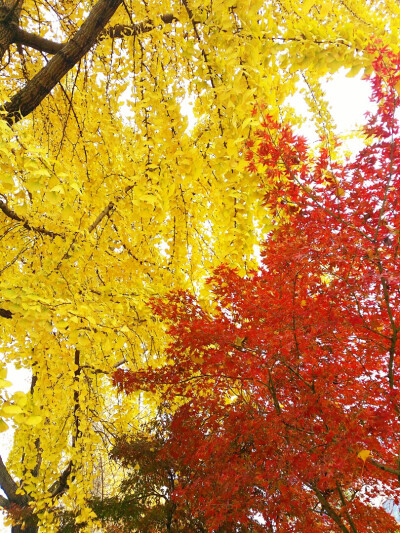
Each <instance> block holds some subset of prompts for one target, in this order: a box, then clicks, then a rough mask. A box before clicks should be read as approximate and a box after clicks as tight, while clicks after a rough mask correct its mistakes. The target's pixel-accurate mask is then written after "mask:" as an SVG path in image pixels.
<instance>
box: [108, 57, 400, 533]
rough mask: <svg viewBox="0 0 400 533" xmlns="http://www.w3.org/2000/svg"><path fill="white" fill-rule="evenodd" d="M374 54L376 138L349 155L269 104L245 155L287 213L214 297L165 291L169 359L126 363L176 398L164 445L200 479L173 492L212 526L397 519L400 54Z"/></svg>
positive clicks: (376, 524)
mask: <svg viewBox="0 0 400 533" xmlns="http://www.w3.org/2000/svg"><path fill="white" fill-rule="evenodd" d="M375 54H376V61H375V71H376V72H377V73H378V74H376V75H374V76H373V77H372V78H371V83H372V88H373V102H375V104H376V105H377V112H376V113H373V114H370V115H369V116H368V117H367V123H366V126H365V129H364V133H365V141H366V142H365V147H364V148H363V149H362V150H361V151H360V152H359V153H358V155H356V156H354V157H353V158H351V159H349V160H345V161H344V162H340V160H338V159H336V160H334V159H332V157H331V154H330V151H329V149H328V148H326V147H325V148H321V149H320V150H319V151H318V153H316V154H315V153H313V152H312V151H311V150H310V149H309V148H308V147H307V144H306V141H305V140H304V139H303V138H301V137H299V136H297V135H296V134H295V133H294V131H293V130H292V129H291V128H290V126H287V125H282V124H279V123H278V122H276V121H275V120H274V119H273V118H272V117H270V116H268V115H266V114H265V115H263V117H262V119H261V120H262V124H261V127H260V129H259V130H258V131H257V133H256V134H255V135H254V136H253V138H252V140H251V141H250V142H249V143H248V145H247V152H246V157H247V159H248V164H249V169H250V170H251V171H252V172H253V177H254V179H255V180H257V179H259V180H260V184H261V185H260V186H261V187H264V192H265V200H264V202H265V209H266V211H268V212H269V213H271V212H272V213H273V214H274V217H275V220H276V221H277V222H279V224H277V225H276V229H274V230H273V231H271V232H270V233H269V234H268V236H267V238H266V240H265V242H264V244H263V246H262V264H261V266H260V268H259V269H258V270H256V271H253V272H249V273H248V274H247V275H246V276H244V277H243V276H240V275H239V274H238V272H237V271H236V270H235V269H232V268H230V267H229V265H226V264H225V265H222V266H220V267H219V268H217V270H215V272H214V275H213V276H212V277H211V278H210V279H209V280H208V284H209V287H210V290H211V294H212V297H211V299H210V301H209V302H204V301H203V302H201V303H200V302H199V301H198V300H197V299H196V297H195V296H193V295H191V294H189V293H188V292H183V291H178V292H174V293H172V294H171V295H170V296H169V297H168V298H167V299H162V300H157V301H155V302H153V304H152V305H153V308H154V310H155V311H156V313H157V314H158V316H159V317H160V318H161V319H163V320H166V321H167V322H168V324H169V334H170V336H171V343H170V344H169V347H168V350H167V356H166V357H167V360H168V361H167V364H164V366H162V367H161V368H157V369H151V368H150V369H148V370H144V371H138V372H130V371H124V370H118V371H117V372H116V374H115V382H116V383H117V384H118V386H119V387H121V388H122V389H124V390H125V391H126V392H127V393H130V392H132V391H136V390H148V391H158V392H159V393H160V394H161V396H162V400H163V402H164V403H165V404H172V405H174V406H175V411H174V416H173V420H172V423H171V432H170V434H169V436H168V439H166V441H165V442H164V444H163V447H164V449H165V450H166V451H165V453H169V454H171V453H174V454H176V455H177V456H179V457H180V460H181V462H183V464H184V465H185V466H186V468H187V469H188V471H190V476H189V478H188V479H187V480H186V481H185V483H184V484H179V480H178V479H177V486H176V488H175V491H174V494H173V497H174V499H175V502H176V505H177V506H178V507H179V505H183V503H184V502H189V504H190V506H191V507H192V509H195V510H197V513H198V514H199V516H201V517H202V519H203V520H204V523H205V524H206V526H205V529H204V531H210V532H211V531H271V532H272V531H273V532H289V531H296V532H310V531H312V532H314V533H317V532H325V533H327V532H331V531H343V532H353V533H355V532H360V533H361V532H374V533H378V532H385V533H386V532H390V531H392V532H394V531H396V523H395V521H394V519H393V518H392V517H391V516H390V515H389V514H388V513H386V511H385V510H384V509H383V508H382V505H381V504H382V502H383V501H385V499H387V498H389V497H390V498H393V499H394V500H395V501H397V499H396V498H397V496H396V494H398V490H399V480H400V467H399V463H400V458H399V445H400V442H399V435H400V424H399V415H400V411H399V409H400V391H399V378H400V375H399V369H398V362H397V358H398V342H397V337H398V332H399V329H400V261H399V257H398V255H399V245H400V243H399V231H400V202H399V201H400V135H399V122H398V120H397V119H396V109H397V107H398V105H399V96H398V94H397V91H396V87H398V84H399V83H400V60H399V57H397V56H394V55H391V54H390V53H389V52H388V51H387V50H385V49H381V50H375ZM256 113H257V114H259V113H260V110H259V109H257V110H256ZM264 183H266V184H267V185H265V186H264V185H263V184H264ZM397 528H398V526H397Z"/></svg>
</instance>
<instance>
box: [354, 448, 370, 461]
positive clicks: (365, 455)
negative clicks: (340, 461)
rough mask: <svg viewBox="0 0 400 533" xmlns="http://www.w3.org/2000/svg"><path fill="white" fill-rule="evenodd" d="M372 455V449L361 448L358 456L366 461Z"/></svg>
mask: <svg viewBox="0 0 400 533" xmlns="http://www.w3.org/2000/svg"><path fill="white" fill-rule="evenodd" d="M370 455H371V452H370V450H361V452H358V454H357V457H359V458H360V459H362V460H363V461H364V463H365V461H366V460H367V459H368V457H369V456H370Z"/></svg>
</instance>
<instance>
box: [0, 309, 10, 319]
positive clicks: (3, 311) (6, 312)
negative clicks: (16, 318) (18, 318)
mask: <svg viewBox="0 0 400 533" xmlns="http://www.w3.org/2000/svg"><path fill="white" fill-rule="evenodd" d="M0 317H1V318H12V317H13V313H12V312H11V311H9V310H8V309H0Z"/></svg>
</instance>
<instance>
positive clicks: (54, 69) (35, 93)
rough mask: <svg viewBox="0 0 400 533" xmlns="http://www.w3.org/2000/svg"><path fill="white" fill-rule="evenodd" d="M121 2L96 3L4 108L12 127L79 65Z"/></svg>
mask: <svg viewBox="0 0 400 533" xmlns="http://www.w3.org/2000/svg"><path fill="white" fill-rule="evenodd" d="M121 3H122V0H99V1H98V2H97V3H96V4H95V6H94V7H93V9H92V11H91V12H90V14H89V16H88V18H87V19H86V20H85V22H84V23H83V24H82V26H81V27H80V29H79V30H78V31H77V32H76V33H75V35H74V36H73V37H72V39H71V40H70V41H68V43H66V44H65V46H63V48H62V49H61V50H60V51H59V52H58V53H57V54H56V55H55V56H54V57H52V58H51V60H50V61H49V62H48V63H47V65H46V66H45V67H43V68H42V70H41V71H40V72H38V74H36V76H34V77H33V78H32V79H31V80H30V81H28V83H27V84H26V85H25V87H24V88H23V89H21V90H20V91H19V92H18V93H17V94H15V95H14V96H13V97H12V98H11V100H10V101H9V102H7V103H6V104H4V105H3V108H2V111H3V113H4V119H5V120H6V121H7V123H8V124H10V125H12V124H14V123H15V122H18V121H20V120H21V119H22V118H23V117H26V116H27V115H29V113H31V112H32V111H33V110H34V109H35V108H36V107H37V106H38V105H39V104H40V103H41V102H42V100H43V99H44V98H46V96H47V95H48V94H49V93H50V92H51V90H52V89H53V88H54V87H55V86H56V85H57V83H58V82H59V81H60V80H61V79H62V78H63V77H64V76H65V74H67V72H68V71H69V70H71V69H72V68H73V67H74V65H76V64H77V63H78V61H80V60H81V59H82V57H84V56H85V55H86V53H87V52H88V51H89V50H90V49H91V47H92V46H93V44H94V43H95V42H96V41H97V39H98V37H99V35H100V33H101V32H102V31H103V29H104V26H105V25H106V24H107V23H108V21H109V20H110V19H111V17H112V16H113V14H114V13H115V11H116V10H117V9H118V7H119V5H120V4H121Z"/></svg>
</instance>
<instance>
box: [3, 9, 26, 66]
mask: <svg viewBox="0 0 400 533" xmlns="http://www.w3.org/2000/svg"><path fill="white" fill-rule="evenodd" d="M22 4H23V0H5V1H0V62H1V60H2V59H3V57H4V54H5V53H6V52H7V50H8V48H9V47H10V45H11V44H12V43H13V42H14V38H15V32H16V29H17V28H18V21H19V17H20V14H21V8H22Z"/></svg>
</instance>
